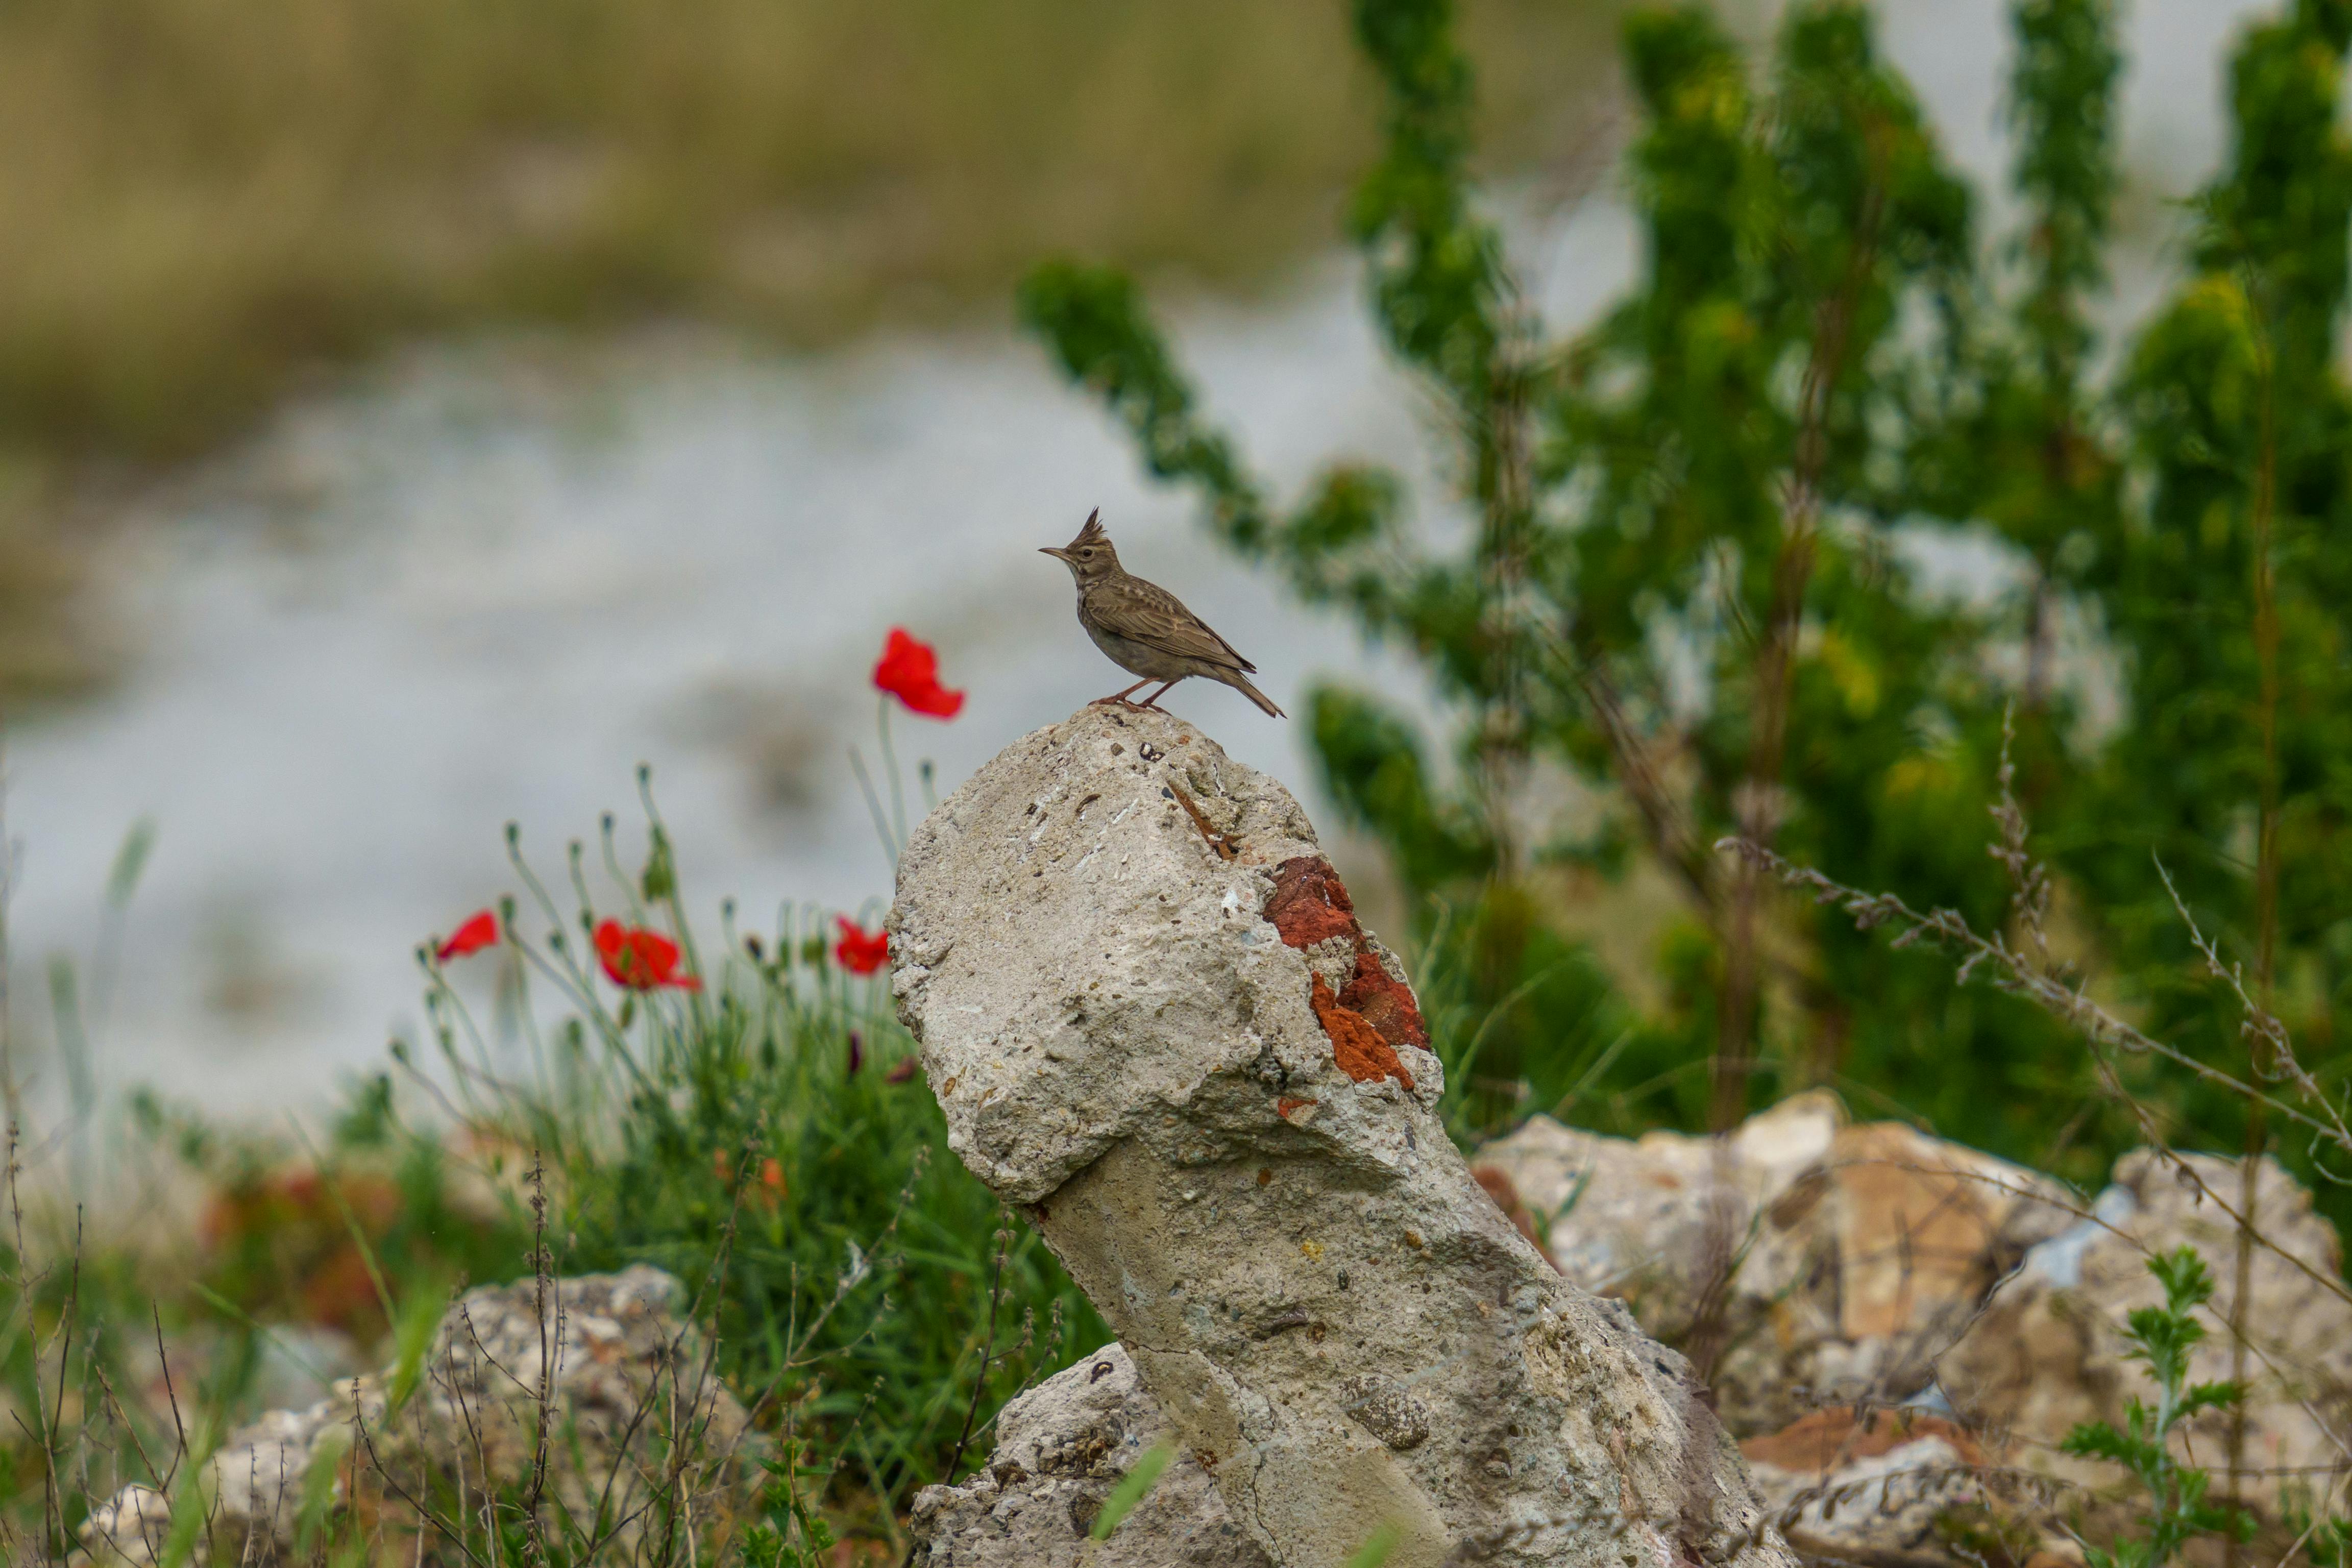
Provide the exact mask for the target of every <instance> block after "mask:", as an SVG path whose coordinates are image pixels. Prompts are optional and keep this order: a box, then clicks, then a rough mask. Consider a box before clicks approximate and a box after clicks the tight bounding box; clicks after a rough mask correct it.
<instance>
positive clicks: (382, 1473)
mask: <svg viewBox="0 0 2352 1568" xmlns="http://www.w3.org/2000/svg"><path fill="white" fill-rule="evenodd" d="M685 1304H686V1303H685V1291H684V1290H683V1289H681V1288H680V1287H679V1285H678V1282H677V1280H676V1279H672V1278H671V1277H670V1276H668V1275H667V1274H664V1273H662V1272H661V1271H660V1270H658V1269H655V1268H646V1267H644V1266H643V1265H640V1266H638V1267H636V1268H628V1269H625V1270H623V1271H622V1272H620V1273H618V1274H592V1275H586V1276H583V1277H580V1278H577V1279H557V1280H552V1281H551V1282H550V1289H549V1290H548V1294H547V1300H546V1310H545V1311H544V1312H543V1313H542V1311H541V1302H540V1297H539V1291H538V1285H537V1282H536V1281H534V1280H530V1279H526V1280H522V1281H520V1282H519V1283H517V1284H513V1285H506V1286H497V1287H489V1288H485V1289H478V1290H470V1291H467V1293H466V1294H465V1295H464V1296H463V1297H461V1298H459V1299H458V1300H457V1303H456V1304H455V1305H453V1306H452V1307H451V1308H450V1310H449V1311H448V1313H447V1314H446V1316H445V1317H444V1318H443V1319H442V1321H441V1324H440V1327H439V1329H438V1330H437V1331H436V1333H435V1336H434V1340H433V1344H432V1348H431V1350H430V1352H428V1353H427V1355H426V1357H425V1363H424V1366H423V1371H422V1377H421V1379H420V1381H419V1383H418V1384H417V1385H416V1387H415V1391H414V1393H413V1394H411V1395H410V1397H409V1398H408V1399H407V1401H406V1402H405V1403H404V1404H403V1405H400V1406H399V1407H398V1408H396V1409H395V1408H394V1406H393V1404H392V1399H391V1383H392V1380H393V1376H394V1374H393V1373H391V1372H385V1373H376V1374H372V1375H370V1376H366V1377H356V1378H352V1379H349V1380H347V1381H346V1382H344V1383H343V1384H341V1385H339V1386H338V1388H337V1390H336V1392H335V1394H334V1396H333V1397H331V1398H329V1399H325V1400H321V1401H320V1402H319V1403H318V1404H316V1405H311V1406H310V1408H309V1409H307V1410H273V1411H270V1412H268V1414H266V1415H263V1416H262V1417H261V1418H260V1419H259V1420H257V1421H256V1422H254V1423H253V1424H252V1425H251V1426H246V1427H243V1428H241V1429H239V1430H238V1431H236V1432H235V1433H232V1434H231V1435H230V1436H229V1438H228V1440H227V1441H226V1443H224V1444H223V1445H222V1446H221V1447H220V1449H219V1451H218V1452H217V1453H215V1455H214V1456H213V1457H212V1459H211V1461H210V1462H209V1463H208V1464H206V1465H205V1466H204V1467H203V1469H202V1472H201V1475H200V1477H199V1478H198V1481H199V1485H200V1488H201V1491H200V1493H199V1496H198V1498H197V1499H194V1501H197V1502H199V1503H200V1505H201V1506H202V1507H203V1508H204V1509H205V1516H206V1517H205V1522H206V1529H205V1531H203V1533H202V1536H201V1537H200V1538H199V1540H198V1541H197V1542H196V1559H197V1561H199V1562H212V1563H238V1564H241V1565H245V1568H279V1565H281V1564H291V1563H297V1562H308V1561H310V1555H309V1554H306V1553H302V1552H298V1551H297V1544H298V1542H297V1537H298V1534H299V1525H300V1521H299V1513H300V1510H301V1505H302V1501H303V1498H304V1495H305V1488H306V1486H307V1485H308V1482H309V1479H310V1472H311V1469H312V1468H313V1467H315V1466H320V1465H325V1466H331V1467H333V1468H334V1470H335V1472H336V1473H335V1476H334V1479H333V1481H332V1482H331V1486H330V1488H329V1489H328V1491H327V1493H326V1494H325V1500H326V1501H327V1502H328V1504H329V1505H330V1506H329V1507H328V1509H327V1510H326V1511H325V1513H324V1514H323V1515H322V1516H321V1518H320V1520H319V1521H317V1524H318V1526H319V1527H320V1529H321V1530H322V1531H323V1539H324V1540H325V1542H328V1543H332V1544H337V1545H341V1544H342V1543H344V1542H359V1543H362V1544H364V1545H365V1546H366V1547H367V1548H368V1549H369V1550H370V1551H371V1552H378V1553H382V1554H385V1555H386V1556H387V1559H388V1560H394V1561H398V1562H401V1563H420V1564H425V1565H428V1568H432V1565H446V1568H455V1565H457V1564H459V1563H472V1562H478V1561H479V1560H480V1559H479V1558H478V1557H477V1556H475V1555H473V1554H472V1553H471V1552H469V1550H468V1548H467V1547H466V1546H462V1545H460V1544H458V1543H457V1542H456V1541H454V1540H452V1539H451V1535H452V1533H453V1531H452V1530H451V1529H445V1528H443V1525H452V1526H462V1525H465V1524H468V1523H472V1524H478V1520H474V1519H473V1518H472V1517H471V1515H470V1513H469V1512H468V1510H467V1505H466V1504H465V1503H464V1501H463V1500H465V1499H467V1498H469V1497H470V1498H471V1499H472V1500H473V1503H472V1505H471V1506H473V1507H478V1506H479V1505H480V1500H481V1498H482V1496H483V1494H484V1492H485V1491H490V1492H496V1493H500V1494H502V1495H503V1497H504V1500H506V1501H508V1502H509V1503H517V1504H518V1505H519V1503H520V1500H526V1499H528V1498H529V1496H530V1476H531V1471H532V1467H533V1461H534V1458H535V1457H536V1454H537V1451H538V1441H539V1434H540V1431H541V1424H540V1411H541V1398H540V1393H541V1389H542V1388H544V1389H545V1391H546V1405H547V1408H548V1412H549V1420H548V1425H547V1431H548V1433H549V1445H548V1449H547V1456H548V1466H547V1472H546V1479H545V1484H544V1485H543V1486H542V1487H541V1489H539V1491H538V1493H537V1496H538V1498H539V1510H540V1514H541V1520H542V1521H543V1526H544V1529H545V1532H546V1538H547V1540H548V1541H549V1542H551V1544H552V1545H553V1546H554V1547H556V1548H557V1549H558V1550H559V1551H561V1550H562V1549H565V1548H568V1547H574V1546H576V1545H578V1544H579V1543H580V1542H581V1541H582V1540H583V1539H584V1538H585V1537H588V1536H591V1535H602V1536H604V1540H603V1544H602V1547H601V1549H600V1551H601V1554H602V1555H603V1556H609V1557H612V1558H614V1560H620V1561H635V1560H637V1558H638V1557H640V1556H647V1555H652V1554H656V1552H655V1548H656V1547H657V1546H658V1545H659V1544H660V1542H662V1541H663V1540H666V1539H668V1536H669V1535H670V1534H671V1533H675V1535H676V1536H677V1538H678V1539H685V1538H686V1537H688V1536H691V1537H693V1538H694V1539H695V1540H696V1541H697V1542H698V1543H699V1549H700V1550H701V1551H702V1552H705V1553H706V1554H713V1553H716V1552H719V1551H720V1550H722V1549H723V1548H724V1546H725V1544H726V1542H727V1540H728V1538H729V1537H730V1534H731V1533H732V1531H733V1529H734V1526H735V1524H736V1522H737V1521H738V1519H739V1518H740V1516H741V1515H742V1514H743V1513H744V1511H745V1510H747V1509H748V1507H749V1505H750V1503H751V1498H752V1494H753V1492H754V1491H755V1490H756V1488H757V1483H758V1479H759V1475H758V1466H757V1464H756V1463H755V1462H754V1456H752V1455H751V1454H750V1453H748V1452H747V1451H746V1449H747V1447H748V1446H749V1444H750V1442H751V1435H750V1434H749V1432H748V1430H747V1423H746V1418H745V1414H744V1411H743V1408H742V1406H741V1405H740V1404H738V1403H737V1402H736V1400H735V1398H734V1396H733V1395H732V1394H730V1393H728V1392H727V1390H726V1389H725V1388H724V1387H723V1386H722V1385H721V1384H719V1379H718V1377H717V1376H716V1374H715V1373H712V1372H711V1370H710V1367H709V1360H708V1357H707V1355H706V1354H705V1353H704V1345H703V1342H702V1341H701V1339H700V1337H699V1336H698V1335H697V1334H696V1333H695V1331H693V1330H692V1328H690V1327H689V1326H688V1325H687V1324H686V1323H685V1322H684V1321H682V1320H681V1319H680V1317H679V1315H678V1314H679V1312H680V1310H682V1309H683V1308H684V1306H685ZM548 1363H552V1365H551V1367H550V1366H549V1365H548ZM543 1369H544V1371H543ZM354 1494H356V1495H354ZM600 1506H601V1508H602V1509H603V1510H604V1511H603V1513H602V1514H601V1515H600V1512H599V1510H600ZM170 1518H171V1509H170V1506H169V1504H168V1503H167V1501H166V1500H165V1499H164V1498H163V1496H162V1494H160V1493H158V1492H155V1491H154V1490H152V1489H149V1488H146V1487H137V1486H133V1487H126V1488H124V1489H122V1490H121V1492H120V1493H118V1494H116V1496H115V1497H113V1498H112V1499H110V1500H108V1501H107V1502H105V1503H102V1504H100V1506H98V1507H97V1508H95V1509H93V1510H91V1511H90V1516H89V1521H88V1522H87V1523H85V1524H84V1525H83V1527H82V1530H81V1541H82V1543H83V1547H84V1550H85V1552H86V1553H87V1559H86V1560H87V1561H88V1562H89V1563H92V1564H95V1565H97V1568H149V1565H151V1564H152V1563H157V1562H158V1561H160V1560H161V1559H160V1553H161V1552H162V1550H163V1544H164V1535H165V1530H166V1527H167V1525H168V1523H169V1521H170ZM600 1518H601V1519H602V1521H603V1523H602V1524H601V1525H600V1524H599V1522H598V1521H599V1520H600ZM436 1521H438V1522H436ZM649 1532H650V1533H649ZM477 1544H478V1543H477ZM368 1560H369V1561H371V1562H373V1561H376V1560H377V1558H376V1557H375V1556H371V1557H370V1558H369V1559H368Z"/></svg>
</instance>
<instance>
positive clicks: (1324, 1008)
mask: <svg viewBox="0 0 2352 1568" xmlns="http://www.w3.org/2000/svg"><path fill="white" fill-rule="evenodd" d="M1310 978H1311V979H1312V980H1313V982H1314V989H1313V990H1312V991H1310V992H1309V993H1308V994H1307V999H1308V1001H1309V1002H1311V1003H1312V1004H1313V1005H1314V1007H1315V1016H1316V1019H1317V1021H1318V1022H1319V1023H1321V1024H1322V1026H1323V1032H1324V1033H1325V1034H1327V1035H1328V1036H1330V1037H1331V1058H1332V1059H1333V1060H1334V1061H1336V1062H1338V1063H1339V1070H1340V1071H1341V1072H1343V1073H1346V1074H1347V1075H1348V1076H1349V1078H1351V1079H1355V1080H1356V1081H1357V1082H1358V1083H1370V1082H1371V1081H1372V1080H1373V1079H1382V1078H1393V1079H1397V1080H1398V1081H1399V1082H1401V1083H1402V1084H1403V1085H1404V1086H1405V1088H1407V1089H1411V1088H1412V1074H1411V1073H1409V1072H1407V1071H1405V1070H1404V1063H1402V1061H1399V1060H1398V1059H1397V1054H1396V1047H1393V1046H1391V1045H1390V1044H1389V1043H1388V1042H1387V1041H1386V1040H1384V1039H1382V1038H1381V1035H1380V1031H1379V1030H1377V1029H1375V1028H1373V1027H1372V1026H1371V1025H1370V1024H1368V1023H1366V1022H1365V1021H1364V1016H1363V1015H1362V1014H1361V1013H1359V1012H1357V1011H1356V1010H1355V1009H1354V1008H1352V1007H1343V1006H1341V1005H1339V998H1338V997H1336V996H1334V995H1332V994H1331V987H1330V986H1328V984H1324V981H1323V977H1322V976H1321V975H1319V974H1317V975H1313V976H1311V977H1310Z"/></svg>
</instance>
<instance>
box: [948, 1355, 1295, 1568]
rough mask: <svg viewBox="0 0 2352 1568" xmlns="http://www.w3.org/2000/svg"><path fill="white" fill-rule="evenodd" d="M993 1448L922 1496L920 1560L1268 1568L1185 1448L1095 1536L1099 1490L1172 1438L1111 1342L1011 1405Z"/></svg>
mask: <svg viewBox="0 0 2352 1568" xmlns="http://www.w3.org/2000/svg"><path fill="white" fill-rule="evenodd" d="M996 1432H997V1438H996V1452H995V1453H994V1454H993V1455H992V1456H991V1457H990V1458H989V1461H988V1467H987V1468H985V1469H983V1470H982V1471H980V1472H979V1473H978V1474H976V1475H974V1476H973V1477H971V1479H969V1480H967V1481H965V1482H964V1483H963V1484H962V1485H961V1486H953V1487H925V1488H924V1489H922V1490H921V1491H920V1492H919V1493H918V1494H917V1495H916V1498H915V1509H914V1519H913V1521H912V1522H913V1527H914V1535H915V1543H916V1544H915V1556H914V1563H915V1564H916V1568H1079V1565H1080V1564H1084V1565H1085V1568H1270V1565H1269V1564H1268V1563H1267V1560H1266V1556H1265V1552H1261V1551H1259V1550H1258V1548H1257V1546H1256V1544H1255V1542H1252V1541H1250V1539H1249V1538H1248V1537H1247V1536H1244V1534H1243V1533H1242V1532H1241V1529H1240V1527H1239V1526H1237V1525H1236V1524H1234V1521H1233V1515H1232V1514H1230V1513H1228V1512H1227V1511H1226V1510H1225V1501H1224V1499H1223V1498H1222V1497H1220V1496H1218V1495H1217V1485H1216V1482H1215V1481H1213V1480H1212V1479H1210V1478H1209V1472H1208V1471H1206V1470H1204V1469H1202V1468H1201V1466H1200V1463H1199V1461H1198V1460H1196V1459H1194V1458H1192V1455H1191V1454H1190V1453H1184V1452H1180V1453H1179V1454H1178V1455H1177V1456H1176V1458H1173V1459H1172V1460H1171V1461H1170V1463H1169V1466H1168V1468H1166V1469H1165V1470H1163V1471H1162V1472H1160V1479H1159V1480H1158V1481H1157V1482H1155V1483H1154V1484H1153V1486H1152V1488H1151V1490H1150V1492H1149V1493H1147V1494H1146V1495H1145V1497H1144V1499H1143V1500H1142V1502H1140V1503H1139V1504H1138V1505H1137V1507H1136V1509H1135V1511H1134V1512H1132V1513H1130V1514H1129V1515H1128V1516H1127V1518H1126V1519H1125V1520H1124V1521H1121V1522H1120V1523H1119V1524H1118V1528H1117V1529H1115V1530H1113V1531H1111V1533H1110V1535H1109V1536H1108V1538H1107V1539H1106V1540H1104V1541H1103V1542H1101V1543H1100V1544H1099V1545H1095V1546H1091V1547H1090V1546H1089V1544H1088V1532H1089V1531H1092V1530H1093V1529H1094V1525H1095V1520H1096V1518H1097V1516H1098V1515H1099V1514H1100V1513H1101V1511H1102V1506H1103V1500H1104V1499H1106V1498H1108V1496H1109V1495H1110V1492H1111V1489H1112V1488H1113V1487H1114V1486H1116V1485H1118V1481H1119V1479H1120V1478H1121V1477H1123V1476H1125V1475H1126V1474H1127V1472H1128V1471H1129V1469H1131V1468H1133V1467H1134V1465H1135V1462H1136V1461H1137V1460H1138V1459H1140V1458H1142V1457H1143V1456H1144V1455H1145V1454H1146V1453H1147V1452H1149V1451H1150V1449H1151V1448H1152V1447H1154V1446H1155V1445H1157V1444H1160V1443H1162V1442H1171V1443H1172V1442H1173V1441H1174V1434H1173V1433H1172V1431H1171V1428H1170V1426H1169V1425H1168V1418H1167V1416H1166V1415H1162V1414H1161V1413H1160V1406H1159V1405H1158V1404H1157V1403H1156V1402H1154V1401H1153V1399H1152V1397H1151V1395H1150V1394H1146V1393H1145V1392H1144V1391H1143V1385H1142V1384H1141V1383H1139V1381H1138V1380H1137V1378H1136V1375H1135V1363H1134V1362H1133V1361H1131V1360H1129V1357H1128V1353H1127V1350H1126V1347H1124V1346H1122V1345H1121V1344H1119V1343H1118V1342H1117V1341H1116V1340H1114V1341H1112V1342H1110V1343H1109V1344H1107V1345H1105V1346H1104V1347H1103V1348H1102V1349H1100V1350H1098V1351H1097V1352H1095V1353H1094V1354H1092V1355H1090V1356H1087V1357H1086V1358H1085V1359H1084V1360H1082V1361H1080V1362H1078V1363H1076V1365H1074V1366H1069V1367H1066V1368H1064V1369H1063V1370H1062V1371H1061V1372H1060V1373H1056V1374H1055V1376H1053V1377H1050V1378H1047V1379H1046V1380H1045V1382H1044V1383H1042V1384H1038V1385H1037V1386H1036V1387H1035V1388H1033V1389H1031V1390H1030V1391H1029V1392H1028V1393H1026V1394H1023V1395H1022V1396H1021V1397H1020V1398H1018V1399H1016V1400H1014V1401H1013V1403H1012V1404H1010V1405H1006V1406H1005V1407H1004V1411H1003V1414H1002V1415H999V1416H998V1417H997V1419H996Z"/></svg>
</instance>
